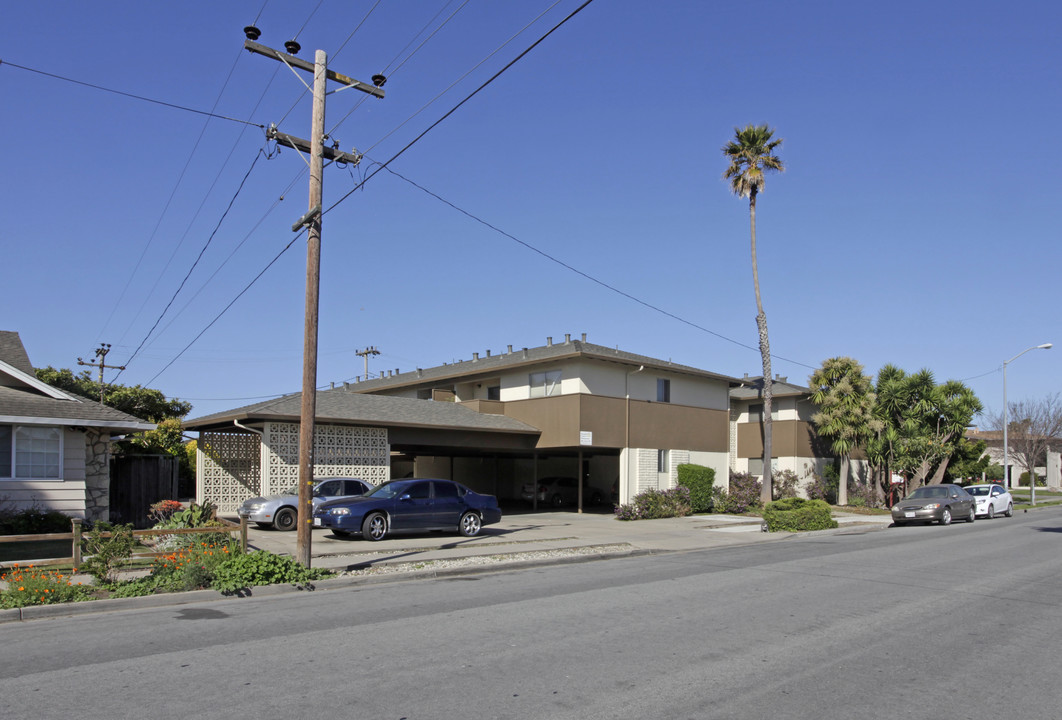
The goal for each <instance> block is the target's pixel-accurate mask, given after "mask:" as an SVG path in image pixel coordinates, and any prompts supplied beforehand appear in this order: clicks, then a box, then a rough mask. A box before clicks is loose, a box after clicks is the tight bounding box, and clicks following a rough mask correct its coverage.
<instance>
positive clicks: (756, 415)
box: [749, 403, 778, 423]
mask: <svg viewBox="0 0 1062 720" xmlns="http://www.w3.org/2000/svg"><path fill="white" fill-rule="evenodd" d="M777 419H778V406H777V405H775V404H773V403H772V404H771V420H777ZM749 422H750V423H758V422H763V403H755V404H753V405H749Z"/></svg>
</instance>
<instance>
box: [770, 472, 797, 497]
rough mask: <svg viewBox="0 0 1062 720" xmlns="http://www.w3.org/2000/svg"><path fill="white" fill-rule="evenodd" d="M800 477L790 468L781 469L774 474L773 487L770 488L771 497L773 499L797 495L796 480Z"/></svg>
mask: <svg viewBox="0 0 1062 720" xmlns="http://www.w3.org/2000/svg"><path fill="white" fill-rule="evenodd" d="M799 479H800V478H798V477H797V474H796V473H795V472H793V471H792V470H782V471H781V472H776V473H775V474H774V487H773V488H771V494H772V497H773V498H774V499H775V500H781V499H783V498H795V497H796V496H797V482H798V481H799Z"/></svg>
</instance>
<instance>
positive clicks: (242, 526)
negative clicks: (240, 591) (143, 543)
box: [0, 518, 247, 568]
mask: <svg viewBox="0 0 1062 720" xmlns="http://www.w3.org/2000/svg"><path fill="white" fill-rule="evenodd" d="M218 522H220V523H221V526H220V527H201V528H178V529H173V530H134V531H133V537H150V536H152V535H194V534H202V533H215V534H217V533H227V534H229V535H231V534H232V533H235V532H238V533H239V534H240V547H241V548H242V549H243V552H247V520H246V519H245V518H240V522H239V523H238V524H237V523H234V522H230V521H228V520H224V519H221V518H218ZM70 523H71V526H72V527H71V531H70V532H68V533H46V534H44V535H0V543H15V542H40V541H43V540H70V541H71V542H70V547H71V551H70V557H63V558H44V559H41V560H18V561H14V560H9V561H6V562H0V568H4V567H12V566H14V565H21V566H25V565H27V564H32V565H38V566H45V565H70V566H72V567H75V568H77V567H80V566H81V561H82V560H83V559H84V556H83V555H82V553H81V541H82V539H83V537H84V533H83V531H82V528H81V524H82V520H81V518H73V519H72V520H71V521H70ZM100 536H101V537H111V533H109V532H103V533H100ZM172 552H173V551H172V550H167V551H164V552H141V553H134V554H133V555H132V556H131V558H155V557H162V556H163V555H170V554H172Z"/></svg>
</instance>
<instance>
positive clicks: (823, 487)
mask: <svg viewBox="0 0 1062 720" xmlns="http://www.w3.org/2000/svg"><path fill="white" fill-rule="evenodd" d="M804 492H806V493H807V495H808V497H809V498H810V499H812V500H822V501H823V502H825V503H827V504H833V503H835V502H837V482H836V481H832V482H831V481H830V480H828V479H827V478H825V477H822V476H821V475H818V474H813V475H812V476H811V480H809V481H808V482H807V484H806V485H804Z"/></svg>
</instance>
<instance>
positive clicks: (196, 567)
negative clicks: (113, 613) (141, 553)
mask: <svg viewBox="0 0 1062 720" xmlns="http://www.w3.org/2000/svg"><path fill="white" fill-rule="evenodd" d="M237 552H238V551H237V546H236V544H235V543H233V542H231V541H228V540H226V541H225V542H222V543H214V542H198V543H195V544H192V545H189V546H187V547H184V548H182V549H180V550H178V551H176V552H173V553H170V554H169V555H163V556H162V557H160V558H158V559H156V560H155V562H154V563H153V564H152V566H151V578H153V579H154V582H155V588H154V589H155V590H157V591H161V592H182V591H184V590H199V589H200V588H207V587H211V586H212V585H213V582H214V578H215V576H216V575H217V570H218V567H220V566H221V565H222V564H224V563H225V562H226V561H227V560H230V559H231V558H233V557H234V556H235V555H236V554H237Z"/></svg>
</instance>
